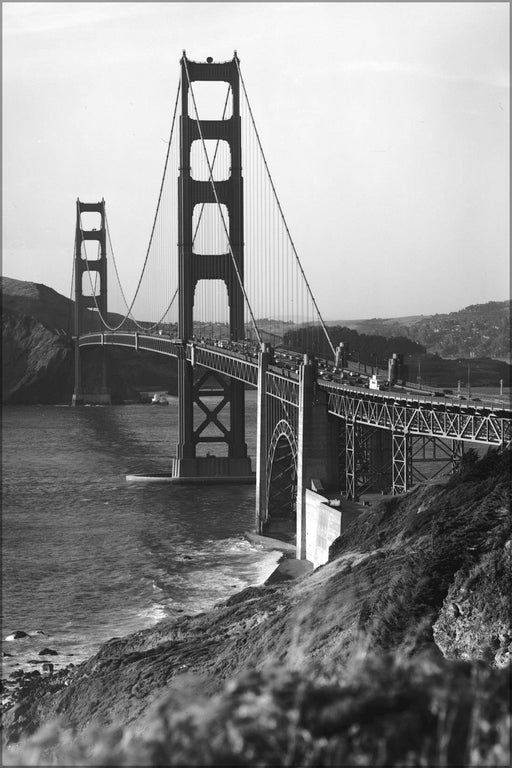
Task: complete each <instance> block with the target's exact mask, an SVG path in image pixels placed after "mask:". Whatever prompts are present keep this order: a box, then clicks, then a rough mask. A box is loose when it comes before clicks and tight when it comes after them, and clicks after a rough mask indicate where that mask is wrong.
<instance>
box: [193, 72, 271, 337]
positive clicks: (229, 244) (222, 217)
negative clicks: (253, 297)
mask: <svg viewBox="0 0 512 768" xmlns="http://www.w3.org/2000/svg"><path fill="white" fill-rule="evenodd" d="M185 72H186V73H187V81H188V87H189V88H190V94H191V96H192V101H193V104H194V111H195V115H196V122H197V128H198V131H199V136H200V138H201V144H202V145H203V152H204V155H205V158H206V162H207V163H208V172H209V176H210V183H211V186H212V190H213V195H214V197H215V202H216V203H217V210H218V211H219V213H220V217H221V219H222V226H223V229H224V233H225V235H226V237H227V240H228V247H229V252H230V254H231V260H232V262H233V268H234V270H235V273H236V276H237V279H238V283H239V285H240V288H241V290H242V293H243V296H244V299H245V301H246V302H247V306H248V308H249V312H250V314H251V322H252V324H253V326H254V330H255V333H256V336H257V338H258V342H259V343H260V344H261V336H260V332H259V329H258V327H257V325H256V320H255V319H254V315H253V312H252V309H251V306H250V304H249V299H248V297H247V293H246V291H245V288H244V284H243V281H242V279H241V277H240V270H239V269H238V265H237V263H236V259H235V255H234V253H233V248H232V247H231V240H230V237H229V232H228V229H227V227H226V222H225V220H224V214H223V213H222V208H221V205H220V201H219V196H218V194H217V188H216V186H215V182H214V180H213V172H212V168H211V166H210V162H209V160H208V155H207V153H206V146H205V143H204V137H203V131H202V128H201V123H200V121H199V116H198V113H197V105H196V100H195V96H194V90H193V88H192V83H191V81H190V76H189V73H188V67H187V62H186V60H185Z"/></svg>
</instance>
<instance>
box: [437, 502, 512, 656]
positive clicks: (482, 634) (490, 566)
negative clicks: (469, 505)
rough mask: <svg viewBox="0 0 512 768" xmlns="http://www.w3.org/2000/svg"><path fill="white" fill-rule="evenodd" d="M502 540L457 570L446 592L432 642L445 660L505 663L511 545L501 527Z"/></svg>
mask: <svg viewBox="0 0 512 768" xmlns="http://www.w3.org/2000/svg"><path fill="white" fill-rule="evenodd" d="M503 512H504V514H505V515H508V511H507V510H503ZM507 528H508V526H507ZM507 534H508V538H507ZM501 538H502V540H501V541H499V540H498V541H494V542H493V544H492V546H491V547H490V551H488V552H486V553H485V554H484V555H483V556H482V558H481V559H480V560H479V561H478V562H477V563H476V564H475V565H473V567H471V568H470V569H463V570H461V571H459V573H457V575H456V577H455V580H454V582H453V584H452V585H451V586H450V588H449V590H448V594H447V596H446V599H445V601H444V603H443V607H442V609H441V611H440V613H439V617H438V619H437V621H436V622H435V623H434V626H433V634H434V640H435V642H436V644H437V645H438V647H439V648H440V649H441V651H442V652H443V655H444V656H445V657H446V658H449V659H483V660H485V661H487V662H490V663H492V664H493V665H495V666H497V667H505V666H507V665H508V664H510V661H511V652H512V628H511V623H510V619H511V609H510V588H511V586H512V584H511V574H512V556H511V544H512V542H511V539H510V536H509V531H507V530H506V529H505V527H504V529H503V530H502V536H501Z"/></svg>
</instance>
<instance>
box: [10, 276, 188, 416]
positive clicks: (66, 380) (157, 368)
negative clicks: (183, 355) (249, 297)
mask: <svg viewBox="0 0 512 768" xmlns="http://www.w3.org/2000/svg"><path fill="white" fill-rule="evenodd" d="M1 298H2V402H3V403H5V404H19V403H29V404H30V403H49V404H53V403H70V402H71V397H72V394H73V387H74V346H73V342H72V330H71V329H72V327H73V324H74V302H72V301H70V300H69V299H66V298H65V297H64V296H61V295H60V294H59V293H57V292H56V291H54V290H53V289H52V288H48V287H47V286H45V285H41V284H37V283H30V282H25V281H22V280H13V279H11V278H8V277H3V278H2V296H1ZM120 319H121V318H120V316H119V315H115V314H112V313H110V314H109V321H110V322H111V323H112V325H114V324H116V323H118V322H119V320H120ZM82 323H83V327H84V328H88V329H90V330H94V329H95V328H96V327H97V318H96V317H95V313H93V312H90V311H89V310H85V312H84V315H83V318H82ZM128 327H130V326H128ZM107 354H108V365H109V384H110V388H111V392H112V399H113V402H123V401H124V400H137V399H138V397H139V394H138V391H139V390H141V389H144V388H145V387H159V388H161V389H165V390H169V391H170V392H171V393H174V394H175V393H176V392H177V384H176V371H175V366H174V365H173V364H172V361H170V360H169V359H167V358H162V357H159V356H158V355H151V354H150V353H143V352H135V351H130V350H123V349H118V348H116V349H113V348H112V349H108V352H107ZM83 359H84V361H85V364H84V366H83V373H84V386H85V387H86V388H87V389H88V391H89V392H94V391H96V388H97V387H98V386H99V383H100V380H101V377H100V374H99V371H100V350H97V349H93V348H91V349H87V350H85V352H84V353H83Z"/></svg>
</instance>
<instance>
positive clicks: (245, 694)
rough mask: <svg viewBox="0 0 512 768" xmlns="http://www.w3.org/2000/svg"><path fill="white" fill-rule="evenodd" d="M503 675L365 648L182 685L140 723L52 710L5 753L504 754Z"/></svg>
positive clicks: (125, 760)
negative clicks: (68, 719)
mask: <svg viewBox="0 0 512 768" xmlns="http://www.w3.org/2000/svg"><path fill="white" fill-rule="evenodd" d="M507 700H508V675H507V673H506V672H505V671H504V670H493V669H489V667H487V666H486V665H485V664H484V663H469V662H447V661H445V660H443V659H440V658H434V657H433V656H432V655H431V654H430V655H429V654H424V655H422V656H420V657H418V658H416V659H414V660H411V659H409V658H406V657H404V656H396V655H375V654H372V653H370V652H368V651H362V653H361V654H360V656H359V658H358V660H357V662H355V663H354V664H353V665H352V666H351V667H350V669H348V670H347V669H340V668H337V667H336V665H322V664H317V665H316V666H315V667H313V668H311V669H308V670H307V671H306V672H300V671H298V670H290V669H285V668H282V667H281V668H279V667H274V668H272V669H270V670H267V671H265V672H255V671H252V672H246V673H245V674H242V675H241V676H239V677H238V678H237V679H236V680H233V681H231V682H229V683H227V685H226V686H225V687H224V689H223V691H222V692H221V693H219V694H217V695H216V696H213V697H211V698H206V697H203V698H201V699H200V700H197V698H195V697H194V698H192V697H191V695H190V692H189V689H188V687H187V686H186V685H183V686H182V687H181V689H180V690H179V691H175V692H173V694H172V695H171V696H167V697H164V698H163V699H161V700H159V701H158V702H157V704H156V705H154V706H153V710H152V715H151V718H150V722H151V724H150V725H149V726H148V727H147V728H146V729H144V731H143V732H139V733H138V732H137V731H136V729H134V728H131V727H123V726H122V725H119V726H118V727H115V728H112V729H109V730H103V729H98V728H90V729H89V730H88V731H86V732H84V733H83V734H81V735H79V736H77V737H76V738H74V736H73V734H72V733H70V732H69V731H68V730H67V729H66V727H65V720H64V719H62V720H57V721H54V722H53V723H50V724H48V725H47V726H46V727H44V728H43V729H41V730H40V731H39V732H38V733H37V734H36V735H35V736H34V737H32V739H31V740H30V742H29V743H28V744H27V745H25V746H24V747H23V748H22V749H21V750H8V751H6V752H5V753H4V765H13V766H28V765H50V764H51V765H66V766H79V765H82V766H85V765H87V766H93V765H96V766H107V765H112V766H114V765H125V766H126V765H132V766H133V765H136V766H164V765H169V766H275V767H277V766H283V767H284V766H305V767H306V766H315V768H320V767H321V766H333V768H334V766H337V767H338V768H341V767H342V766H347V767H348V766H356V765H360V766H373V767H378V766H495V767H497V766H506V765H509V758H510V754H509V750H508V746H507V745H508V738H509V728H510V714H509V707H508V701H507Z"/></svg>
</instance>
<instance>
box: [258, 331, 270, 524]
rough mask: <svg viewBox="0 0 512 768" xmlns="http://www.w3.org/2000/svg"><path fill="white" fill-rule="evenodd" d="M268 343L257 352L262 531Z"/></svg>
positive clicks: (262, 518) (260, 520)
mask: <svg viewBox="0 0 512 768" xmlns="http://www.w3.org/2000/svg"><path fill="white" fill-rule="evenodd" d="M269 361H270V345H269V344H267V343H265V342H263V343H262V345H261V349H260V351H259V353H258V389H257V390H256V392H257V399H258V410H257V417H256V418H257V424H256V530H257V531H258V533H262V532H263V525H264V523H265V521H266V517H267V370H268V364H269Z"/></svg>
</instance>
